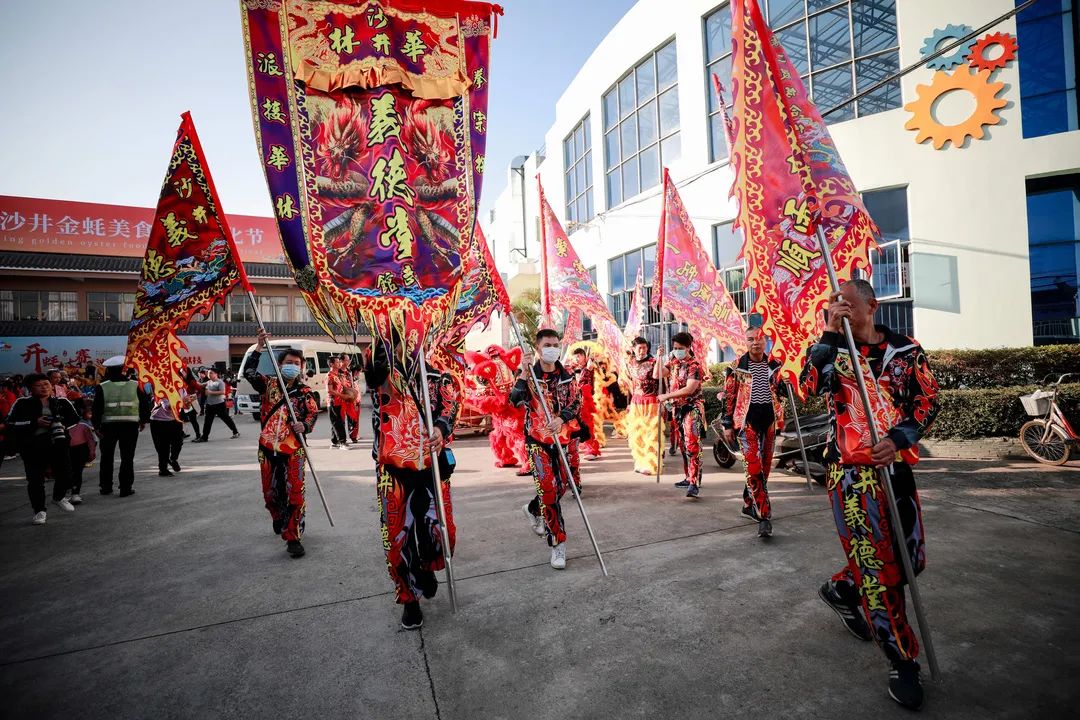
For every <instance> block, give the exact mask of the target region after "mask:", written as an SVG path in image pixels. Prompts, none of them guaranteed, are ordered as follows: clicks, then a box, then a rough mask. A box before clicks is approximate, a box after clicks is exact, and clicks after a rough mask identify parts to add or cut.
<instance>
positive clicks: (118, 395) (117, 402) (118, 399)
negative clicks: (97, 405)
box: [98, 380, 139, 423]
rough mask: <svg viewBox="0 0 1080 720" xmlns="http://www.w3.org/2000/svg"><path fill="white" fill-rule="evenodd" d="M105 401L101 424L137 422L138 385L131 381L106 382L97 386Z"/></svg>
mask: <svg viewBox="0 0 1080 720" xmlns="http://www.w3.org/2000/svg"><path fill="white" fill-rule="evenodd" d="M98 389H99V390H100V392H101V393H102V399H103V400H104V401H105V412H104V413H103V414H102V416H101V422H103V423H108V422H139V384H138V383H136V382H135V381H133V380H121V381H119V382H114V381H112V380H106V381H105V382H103V383H101V385H99V386H98Z"/></svg>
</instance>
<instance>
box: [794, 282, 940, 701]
mask: <svg viewBox="0 0 1080 720" xmlns="http://www.w3.org/2000/svg"><path fill="white" fill-rule="evenodd" d="M877 307H878V302H877V299H876V297H875V295H874V288H873V286H872V285H871V284H870V283H868V282H866V281H865V280H852V281H849V282H846V283H844V285H843V286H842V287H841V288H840V292H838V293H834V294H833V295H832V296H831V297H830V299H829V307H828V318H827V323H826V329H825V332H824V333H823V334H822V336H821V338H820V339H819V340H818V341H817V343H815V344H814V345H813V346H811V348H810V350H809V352H808V354H807V360H806V364H805V366H804V368H803V372H802V377H801V382H802V385H803V387H804V388H805V389H806V390H807V391H808V392H810V393H813V394H816V395H824V396H826V398H827V399H828V405H829V414H830V416H831V420H832V432H831V435H830V438H829V444H828V448H827V449H826V455H825V460H826V462H827V463H828V478H829V480H828V487H829V499H830V500H831V501H832V507H833V519H834V521H835V523H836V529H837V532H838V533H839V535H840V544H841V545H842V546H843V548H844V555H845V556H846V565H845V566H844V568H842V569H841V570H840V571H839V572H837V573H836V574H835V575H833V576H832V579H830V580H828V581H826V582H825V584H824V585H822V586H821V588H820V590H819V591H818V594H819V596H820V597H821V599H822V600H824V601H825V603H826V604H827V605H829V607H831V608H832V609H833V611H835V612H836V614H837V616H839V618H840V620H841V621H842V622H843V623H844V626H845V627H846V628H847V630H848V631H849V632H850V633H851V634H852V635H854V636H855V637H857V638H859V639H861V640H875V641H876V642H877V644H878V645H879V646H880V647H881V649H882V650H883V651H884V653H885V656H886V657H887V658H888V660H889V663H890V664H891V671H890V673H889V695H890V697H892V699H893V700H895V701H896V702H898V703H899V704H901V705H903V706H904V707H907V708H910V709H914V710H917V709H919V708H920V707H921V706H922V703H923V691H922V683H921V682H920V680H919V663H918V661H917V660H916V658H917V657H918V654H919V643H918V640H917V639H916V637H915V631H914V630H913V629H912V627H911V625H910V624H909V623H908V619H907V608H906V605H905V599H904V585H905V584H906V578H905V576H904V568H903V564H902V560H901V558H899V557H898V556H897V552H898V551H900V552H907V553H909V554H910V556H911V565H912V568H913V569H914V571H915V573H916V574H918V573H919V572H921V571H922V569H923V568H924V567H925V565H926V545H925V541H924V537H923V522H922V510H921V506H920V505H919V495H918V492H917V491H916V489H915V477H914V475H913V473H912V471H911V468H912V466H913V465H914V464H915V463H917V462H918V460H919V451H918V442H919V439H920V438H921V437H922V436H923V435H924V434H925V433H926V431H927V430H928V429H929V428H930V425H931V423H933V421H934V418H935V417H936V416H937V412H938V400H937V394H938V385H937V381H936V380H935V379H934V375H933V373H932V372H931V371H930V364H929V363H928V362H927V359H926V353H925V352H924V351H923V349H922V347H920V346H919V343H917V342H916V341H915V340H913V339H911V338H910V337H907V336H904V335H900V334H898V333H894V332H893V331H892V330H890V329H889V328H888V327H886V326H884V325H875V324H874V312H875V311H876V310H877ZM843 318H847V319H848V321H849V323H850V324H851V334H852V336H853V337H854V339H855V345H856V350H857V351H858V353H859V357H858V358H856V360H855V362H858V363H859V365H860V366H861V367H862V372H863V373H864V377H865V378H866V388H867V390H868V392H869V394H870V402H871V406H872V407H873V413H872V414H873V418H874V422H876V423H877V428H878V432H879V433H880V435H879V440H878V443H877V444H876V445H874V446H873V447H871V446H870V430H869V426H868V423H867V420H866V418H867V413H866V412H865V408H864V407H863V401H862V397H861V394H860V392H859V389H858V381H857V378H856V376H855V373H856V372H858V371H859V370H858V369H857V368H856V367H855V366H854V364H853V361H852V358H851V356H850V354H849V352H848V347H847V343H846V341H845V339H844V334H843V324H842V320H843ZM882 467H886V468H889V470H888V473H889V474H890V475H891V477H892V480H891V482H892V487H893V491H894V494H895V496H896V504H897V507H898V509H899V511H900V518H901V524H902V526H903V527H901V528H894V527H892V522H891V521H890V515H889V507H888V502H887V496H886V493H885V489H884V488H883V487H882V485H881V476H880V473H879V471H878V469H879V468H882ZM868 621H869V622H868Z"/></svg>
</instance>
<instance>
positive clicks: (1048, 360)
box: [927, 344, 1080, 390]
mask: <svg viewBox="0 0 1080 720" xmlns="http://www.w3.org/2000/svg"><path fill="white" fill-rule="evenodd" d="M927 356H928V358H929V360H930V367H931V369H932V370H933V371H934V377H936V378H937V380H938V383H939V384H940V385H941V387H942V388H947V389H950V390H955V389H961V388H1004V387H1013V386H1016V385H1032V384H1036V383H1041V382H1042V381H1043V378H1044V377H1045V376H1047V375H1050V374H1057V375H1061V374H1064V373H1068V372H1080V344H1078V345H1044V346H1041V347H1026V348H998V349H995V350H934V351H931V352H928V353H927ZM1054 379H1055V380H1056V379H1057V378H1056V377H1055V378H1054Z"/></svg>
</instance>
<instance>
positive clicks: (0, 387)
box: [0, 378, 19, 463]
mask: <svg viewBox="0 0 1080 720" xmlns="http://www.w3.org/2000/svg"><path fill="white" fill-rule="evenodd" d="M18 397H19V396H18V395H16V394H15V387H14V382H12V380H11V379H10V378H9V379H7V380H4V382H3V383H0V463H2V462H3V461H4V460H6V459H7V458H11V457H15V438H14V436H13V435H12V433H10V432H8V430H7V426H6V423H5V421H6V420H7V416H8V413H10V412H11V406H12V405H14V404H15V401H16V400H17V399H18Z"/></svg>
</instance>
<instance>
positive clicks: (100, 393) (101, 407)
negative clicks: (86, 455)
mask: <svg viewBox="0 0 1080 720" xmlns="http://www.w3.org/2000/svg"><path fill="white" fill-rule="evenodd" d="M104 365H105V380H104V381H102V383H101V384H100V385H99V386H98V390H97V392H96V393H94V408H93V411H92V416H93V422H94V429H95V430H97V431H98V432H99V433H100V434H101V447H100V450H101V480H100V485H101V494H102V495H112V491H113V487H112V485H113V457H114V455H115V453H116V446H117V445H119V446H120V472H119V474H118V478H117V479H118V480H119V483H120V497H128V496H129V495H134V494H135V490H134V488H133V487H132V486H133V485H134V484H135V447H136V445H138V443H139V433H140V432H142V431H143V430H144V429H145V428H146V423H148V422H150V398H149V397H147V395H146V393H144V392H143V391H142V388H141V387H139V383H137V382H135V381H134V380H128V379H127V377H126V376H125V375H124V356H123V355H114V356H113V357H111V358H109V359H108V360H106V361H105V363H104Z"/></svg>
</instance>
